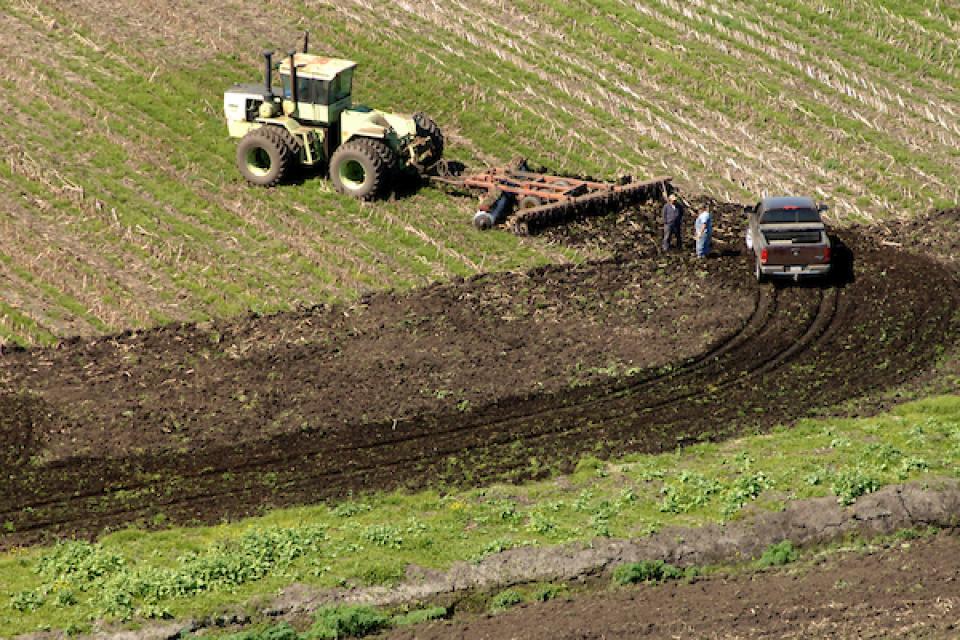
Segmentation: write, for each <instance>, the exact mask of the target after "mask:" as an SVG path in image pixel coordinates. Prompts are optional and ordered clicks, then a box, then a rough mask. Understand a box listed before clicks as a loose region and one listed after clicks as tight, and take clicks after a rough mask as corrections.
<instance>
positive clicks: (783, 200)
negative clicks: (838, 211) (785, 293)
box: [746, 196, 831, 282]
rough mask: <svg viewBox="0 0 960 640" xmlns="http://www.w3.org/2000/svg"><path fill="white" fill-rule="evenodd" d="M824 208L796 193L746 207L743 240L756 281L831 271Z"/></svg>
mask: <svg viewBox="0 0 960 640" xmlns="http://www.w3.org/2000/svg"><path fill="white" fill-rule="evenodd" d="M826 209H827V207H826V206H825V205H822V204H817V203H815V202H814V201H813V200H812V199H810V198H803V197H795V196H780V197H773V198H764V199H763V200H761V201H760V202H759V203H757V205H756V206H755V207H751V208H748V209H747V217H748V223H747V230H746V243H747V249H748V250H749V251H750V252H752V253H753V256H754V274H755V275H756V278H757V281H758V282H763V281H765V280H767V279H769V278H791V279H793V280H799V279H800V278H805V277H818V276H819V277H824V276H826V275H827V274H829V273H830V266H831V265H830V254H831V244H830V236H829V235H828V234H827V229H826V225H825V224H824V223H823V219H822V217H821V215H820V214H821V212H823V211H826Z"/></svg>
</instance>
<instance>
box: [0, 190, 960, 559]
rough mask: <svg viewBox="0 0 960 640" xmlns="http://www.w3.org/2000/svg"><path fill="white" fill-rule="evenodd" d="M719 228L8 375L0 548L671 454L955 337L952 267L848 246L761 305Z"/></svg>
mask: <svg viewBox="0 0 960 640" xmlns="http://www.w3.org/2000/svg"><path fill="white" fill-rule="evenodd" d="M717 213H718V216H719V219H718V225H717V226H718V234H717V235H718V243H717V250H718V255H717V256H715V257H714V258H712V259H710V260H706V261H697V260H695V259H693V258H691V257H689V256H687V255H679V254H669V255H661V254H660V253H659V252H658V251H657V250H656V249H655V248H654V247H655V246H656V242H657V237H658V234H659V225H658V222H657V215H656V212H655V211H653V210H647V211H633V212H629V213H626V214H623V215H622V216H621V219H620V220H619V223H617V221H616V219H614V218H610V219H601V220H599V221H593V222H591V223H589V224H583V225H575V226H572V227H569V228H567V229H566V230H564V231H558V232H556V233H555V234H554V235H548V236H547V237H546V238H545V239H544V238H540V239H536V240H533V241H537V242H543V241H556V242H573V243H582V242H593V243H602V244H605V245H607V246H609V247H612V248H613V252H614V253H615V254H616V255H617V257H616V258H614V259H611V260H609V261H605V262H598V263H593V264H587V265H582V266H565V267H547V268H543V269H539V270H536V271H534V272H531V273H528V274H497V275H486V276H482V277H478V278H475V279H471V280H467V281H461V282H454V283H450V284H444V285H436V286H433V287H430V288H427V289H424V290H420V291H415V292H412V293H410V294H404V295H397V294H393V293H383V294H376V295H372V296H369V297H368V298H366V299H364V300H363V301H361V302H360V303H359V304H356V305H353V306H349V307H325V308H316V309H309V310H304V311H302V312H299V313H292V314H283V315H277V316H271V317H250V318H247V319H244V320H241V321H233V322H221V323H216V324H210V325H203V326H196V325H176V326H169V327H164V328H160V329H156V330H152V331H146V332H138V333H135V334H125V335H120V336H115V337H110V338H100V339H95V340H70V341H66V342H64V343H63V344H61V345H60V346H59V347H58V348H55V349H49V350H37V351H21V352H12V353H6V354H4V355H3V357H2V359H0V389H2V395H0V405H2V407H0V438H2V445H3V446H2V448H0V452H2V453H0V456H2V458H3V459H2V460H0V463H2V465H3V468H4V471H5V475H6V479H5V483H4V484H5V490H4V492H3V493H2V495H0V522H4V523H7V526H6V529H7V530H11V529H12V532H8V533H5V534H4V536H3V539H2V541H0V547H9V546H11V545H15V544H23V543H32V542H36V541H39V540H43V539H46V538H49V537H51V536H63V535H78V534H79V535H93V534H96V533H98V532H99V531H101V530H102V529H103V528H104V527H116V526H121V525H123V524H124V523H128V522H138V523H140V524H147V525H149V523H150V522H151V521H152V520H153V519H154V518H155V517H156V516H157V515H158V514H163V516H164V518H165V520H166V521H167V522H195V521H196V522H211V521H219V520H221V519H222V518H224V517H234V516H240V515H246V514H251V513H256V512H259V511H261V510H263V509H265V508H269V507H271V506H277V505H287V504H295V503H309V502H316V501H318V500H323V499H336V498H338V497H341V496H345V495H348V494H351V493H356V492H362V491H368V490H381V489H391V488H394V487H399V486H406V487H423V486H428V485H429V486H437V485H438V484H439V485H442V484H444V483H478V482H489V481H492V480H504V479H506V480H519V479H524V478H529V477H532V476H537V475H540V474H543V473H546V472H549V471H550V470H551V469H565V468H569V466H570V465H571V464H573V463H575V462H576V460H577V459H578V458H579V457H580V456H582V455H583V454H585V453H594V454H598V455H606V454H608V453H611V452H615V453H622V452H625V451H663V450H670V449H673V448H675V447H677V446H678V445H683V444H686V443H690V442H694V441H697V440H703V439H718V438H725V437H729V436H731V435H734V434H737V433H740V432H742V431H743V430H745V429H750V430H753V429H757V428H766V427H770V426H772V425H774V424H776V423H780V422H784V421H789V420H792V419H795V418H797V417H800V416H804V415H809V414H811V413H814V412H816V411H818V410H819V409H821V408H822V407H825V406H830V405H832V404H834V403H837V402H841V401H844V400H846V399H848V398H851V397H857V396H861V395H864V394H869V393H872V392H876V391H879V390H883V389H886V388H889V387H891V386H894V385H898V384H901V383H903V382H904V381H907V380H909V379H911V378H912V377H914V376H916V375H917V374H919V373H921V372H923V371H925V370H927V369H928V368H929V367H930V366H931V365H932V364H933V362H934V360H935V359H936V358H937V356H938V355H939V354H940V353H941V352H942V351H943V349H945V348H947V347H948V346H951V344H952V343H951V341H953V340H955V337H956V336H957V333H958V332H957V328H958V326H957V320H958V318H957V309H958V302H960V293H958V285H957V280H956V276H955V273H954V272H953V271H952V270H951V268H950V267H949V266H947V265H945V264H943V263H941V262H937V261H934V260H930V259H927V258H925V257H922V256H917V255H912V254H909V253H906V252H904V251H901V250H899V249H898V248H896V247H893V246H883V245H881V244H878V243H877V242H875V241H873V240H872V239H871V238H869V237H866V236H864V235H861V234H846V235H844V236H843V241H844V242H845V244H846V245H847V247H848V248H849V251H848V252H847V255H848V256H852V264H850V265H847V268H845V269H842V271H843V272H844V274H843V275H842V277H840V278H838V279H837V280H836V281H835V282H831V283H820V284H809V285H803V284H801V285H799V286H785V287H780V286H772V285H764V286H758V285H756V283H755V282H753V281H752V279H751V269H750V265H749V264H748V263H747V262H746V259H745V258H744V257H741V256H738V255H737V247H738V238H739V223H740V221H739V220H738V219H737V216H738V215H739V214H738V213H737V209H736V208H735V207H729V208H726V209H724V208H722V207H718V209H717ZM841 255H843V254H841ZM534 458H535V459H536V461H537V464H536V465H531V459H534Z"/></svg>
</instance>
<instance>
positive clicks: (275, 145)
mask: <svg viewBox="0 0 960 640" xmlns="http://www.w3.org/2000/svg"><path fill="white" fill-rule="evenodd" d="M283 134H286V135H287V136H289V137H290V138H292V137H293V136H291V135H290V134H289V132H288V131H287V130H286V129H281V128H279V127H274V126H269V125H267V126H263V127H260V128H258V129H254V130H253V131H250V132H249V133H247V135H245V136H243V139H242V140H240V144H239V145H237V168H238V169H240V173H241V174H242V175H243V177H244V178H246V179H247V182H249V183H251V184H255V185H259V186H261V187H272V186H274V185H276V184H278V183H279V182H281V181H282V180H283V179H284V178H285V177H286V176H287V174H288V172H289V171H290V169H291V168H292V167H293V166H294V165H295V164H296V161H297V159H298V158H297V156H296V155H295V154H294V150H293V149H291V148H290V146H289V143H288V141H287V140H286V137H285V136H284V135H283Z"/></svg>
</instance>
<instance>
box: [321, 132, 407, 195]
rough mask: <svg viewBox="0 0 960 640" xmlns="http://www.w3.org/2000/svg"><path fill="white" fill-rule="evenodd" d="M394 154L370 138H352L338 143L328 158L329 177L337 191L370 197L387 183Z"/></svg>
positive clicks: (394, 161)
mask: <svg viewBox="0 0 960 640" xmlns="http://www.w3.org/2000/svg"><path fill="white" fill-rule="evenodd" d="M396 163H397V160H396V154H395V153H394V152H393V150H392V149H390V147H388V146H387V145H386V144H384V143H383V142H381V141H380V140H374V139H371V138H355V139H353V140H350V141H349V142H347V143H345V144H343V145H340V148H338V149H337V150H336V151H334V152H333V157H332V158H330V180H331V181H332V182H333V187H334V188H335V189H336V190H337V191H339V192H340V193H343V194H346V195H348V196H353V197H354V198H359V199H360V200H373V199H375V198H377V197H379V196H380V195H382V194H383V193H384V192H385V191H386V190H387V188H388V187H389V186H390V179H391V177H392V173H393V168H394V166H395V165H396Z"/></svg>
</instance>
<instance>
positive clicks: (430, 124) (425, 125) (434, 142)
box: [413, 111, 444, 167]
mask: <svg viewBox="0 0 960 640" xmlns="http://www.w3.org/2000/svg"><path fill="white" fill-rule="evenodd" d="M413 121H414V123H415V124H416V125H417V135H418V136H425V137H427V138H430V147H431V151H430V155H429V156H428V157H426V158H424V160H423V166H425V167H429V166H430V165H433V164H436V163H437V162H439V161H440V158H442V157H443V145H444V141H443V132H441V131H440V127H439V126H438V125H437V123H436V122H434V120H433V118H431V117H430V116H428V115H427V114H425V113H424V112H422V111H418V112H416V113H415V114H413Z"/></svg>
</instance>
